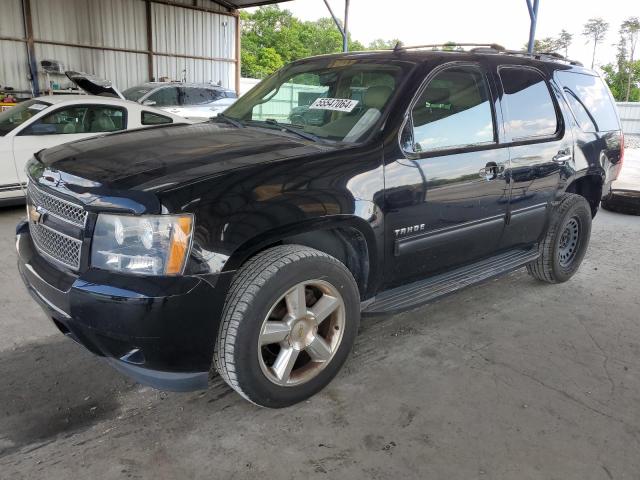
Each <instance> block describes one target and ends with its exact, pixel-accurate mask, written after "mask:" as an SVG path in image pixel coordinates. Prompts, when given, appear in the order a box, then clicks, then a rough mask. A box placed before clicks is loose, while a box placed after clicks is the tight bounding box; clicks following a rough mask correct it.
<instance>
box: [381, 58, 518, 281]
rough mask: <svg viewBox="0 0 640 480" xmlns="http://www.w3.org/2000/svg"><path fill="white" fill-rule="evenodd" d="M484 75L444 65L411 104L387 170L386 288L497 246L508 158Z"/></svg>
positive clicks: (473, 67) (470, 66)
mask: <svg viewBox="0 0 640 480" xmlns="http://www.w3.org/2000/svg"><path fill="white" fill-rule="evenodd" d="M488 78H489V77H488V75H487V72H486V71H485V69H484V68H483V67H482V66H481V65H479V64H475V63H467V62H465V63H454V64H449V65H445V66H443V67H441V68H440V69H438V70H437V71H435V72H432V73H431V74H430V76H429V77H428V78H427V82H426V86H425V87H423V90H422V92H421V93H420V94H419V95H418V96H417V100H416V101H415V102H414V103H413V106H412V108H411V111H410V115H409V117H408V120H407V124H406V126H405V128H404V130H403V133H402V135H401V139H400V143H401V147H400V148H399V153H398V155H397V157H394V158H397V159H396V160H395V161H390V162H386V166H385V235H386V239H385V245H386V247H385V248H386V270H387V278H388V279H391V280H389V281H388V282H387V285H386V286H387V287H392V286H394V285H397V284H402V283H407V282H410V281H412V280H418V279H420V278H424V277H426V276H429V275H432V274H434V273H437V272H440V271H444V270H449V269H452V268H455V267H456V266H460V265H464V264H465V263H469V262H472V261H474V260H477V259H479V258H482V257H485V256H488V255H490V254H492V253H494V252H495V251H496V250H497V249H498V245H499V242H500V237H501V235H502V232H503V229H504V225H505V218H506V212H507V207H508V195H509V192H508V185H507V183H506V181H505V176H504V172H505V171H506V170H507V169H508V162H509V156H508V149H507V148H501V147H500V146H499V145H498V143H497V138H498V136H497V130H496V111H495V103H494V100H493V99H494V98H495V89H492V87H491V83H490V82H489V81H488ZM388 151H389V150H388V149H387V152H388ZM400 152H401V153H400Z"/></svg>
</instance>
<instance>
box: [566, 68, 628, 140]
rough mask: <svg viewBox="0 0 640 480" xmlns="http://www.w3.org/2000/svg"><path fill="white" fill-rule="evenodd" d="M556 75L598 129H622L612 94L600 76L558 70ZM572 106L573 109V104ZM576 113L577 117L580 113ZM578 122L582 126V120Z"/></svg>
mask: <svg viewBox="0 0 640 480" xmlns="http://www.w3.org/2000/svg"><path fill="white" fill-rule="evenodd" d="M556 76H557V78H558V81H559V82H560V84H561V85H562V86H563V87H565V88H566V89H567V90H569V92H570V93H572V94H573V95H574V96H575V98H576V99H577V100H579V102H580V104H582V106H583V108H585V109H586V110H587V112H588V113H589V115H590V116H591V117H592V118H593V120H594V121H595V124H596V127H597V129H598V131H601V132H603V131H610V130H619V129H620V125H619V123H618V115H617V113H616V109H615V106H614V105H613V101H612V100H611V95H610V94H609V90H608V89H607V87H606V85H605V84H604V82H603V81H602V79H600V77H596V76H593V75H586V74H582V73H575V72H557V73H556ZM569 101H570V102H571V100H569ZM571 108H572V109H573V104H572V105H571ZM574 114H576V117H577V116H578V115H579V114H578V113H577V112H576V111H574ZM578 123H580V125H581V126H582V122H580V120H578ZM592 128H593V127H592ZM587 131H589V130H587ZM591 131H593V130H591Z"/></svg>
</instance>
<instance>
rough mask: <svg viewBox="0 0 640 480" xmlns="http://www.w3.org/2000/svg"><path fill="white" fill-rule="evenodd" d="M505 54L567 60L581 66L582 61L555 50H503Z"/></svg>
mask: <svg viewBox="0 0 640 480" xmlns="http://www.w3.org/2000/svg"><path fill="white" fill-rule="evenodd" d="M504 53H506V54H509V55H521V56H523V57H531V58H534V59H536V60H557V61H560V62H567V63H569V64H570V65H578V66H580V67H582V66H583V65H582V62H579V61H577V60H571V59H569V58H567V57H565V56H564V55H560V54H559V53H557V52H533V53H529V52H525V51H522V50H505V52H504Z"/></svg>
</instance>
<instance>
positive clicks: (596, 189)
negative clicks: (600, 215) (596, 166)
mask: <svg viewBox="0 0 640 480" xmlns="http://www.w3.org/2000/svg"><path fill="white" fill-rule="evenodd" d="M603 186H604V178H603V175H602V174H601V173H595V172H586V173H585V174H584V175H581V176H579V177H575V178H573V179H572V181H571V182H570V183H569V184H568V185H567V188H565V190H564V192H565V193H575V194H577V195H580V196H582V197H584V198H585V199H586V200H587V202H589V206H590V207H591V216H592V217H595V215H596V213H597V212H598V207H599V206H600V199H601V198H602V188H603Z"/></svg>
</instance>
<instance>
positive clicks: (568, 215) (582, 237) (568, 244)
mask: <svg viewBox="0 0 640 480" xmlns="http://www.w3.org/2000/svg"><path fill="white" fill-rule="evenodd" d="M590 236H591V208H590V206H589V203H588V202H587V200H586V199H585V198H584V197H582V196H580V195H575V194H572V193H565V194H563V195H562V196H561V197H560V200H559V202H558V204H557V206H556V207H555V208H554V211H553V213H552V214H551V220H550V224H549V229H548V231H547V234H546V236H545V238H544V239H543V240H542V242H540V245H539V249H540V256H539V257H538V259H537V260H536V261H535V262H532V263H530V264H529V265H527V271H528V272H529V274H530V275H532V276H533V277H535V278H537V279H538V280H542V281H544V282H548V283H561V282H566V281H567V280H569V279H570V278H571V277H572V276H573V275H574V274H575V273H576V271H577V270H578V267H579V266H580V264H581V263H582V260H583V258H584V255H585V253H586V251H587V246H588V245H589V238H590Z"/></svg>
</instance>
